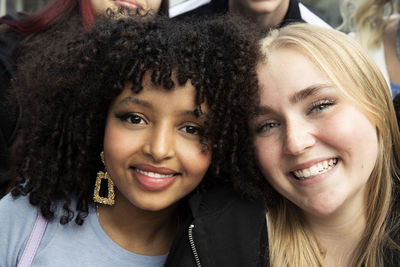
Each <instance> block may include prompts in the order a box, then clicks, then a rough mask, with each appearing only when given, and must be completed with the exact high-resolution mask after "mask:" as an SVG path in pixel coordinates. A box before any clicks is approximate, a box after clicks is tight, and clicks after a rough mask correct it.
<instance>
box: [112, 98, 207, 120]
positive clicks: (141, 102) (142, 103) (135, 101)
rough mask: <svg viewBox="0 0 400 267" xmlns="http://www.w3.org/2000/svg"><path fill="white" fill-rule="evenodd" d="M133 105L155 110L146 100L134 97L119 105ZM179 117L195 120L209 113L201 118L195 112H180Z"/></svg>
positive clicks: (125, 99) (203, 113)
mask: <svg viewBox="0 0 400 267" xmlns="http://www.w3.org/2000/svg"><path fill="white" fill-rule="evenodd" d="M132 104H133V105H140V106H143V107H146V108H150V109H151V108H153V105H152V104H151V103H150V102H148V101H146V100H142V99H139V98H136V97H134V96H128V97H126V98H124V99H123V100H121V101H120V102H119V103H118V105H121V106H125V105H132ZM177 115H178V116H192V117H195V118H202V117H204V116H206V115H207V112H204V111H203V112H202V114H201V115H200V116H199V117H197V116H196V113H195V110H182V111H179V112H178V113H177Z"/></svg>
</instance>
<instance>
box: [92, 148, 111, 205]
mask: <svg viewBox="0 0 400 267" xmlns="http://www.w3.org/2000/svg"><path fill="white" fill-rule="evenodd" d="M100 158H101V161H102V162H103V164H104V172H102V171H99V172H98V173H97V177H96V184H95V186H94V193H93V201H94V202H97V203H101V204H105V205H110V206H112V205H114V203H115V200H114V199H115V192H114V183H113V181H112V180H111V177H110V175H109V174H108V172H107V170H106V165H105V163H104V151H101V153H100ZM103 179H104V180H105V181H107V196H106V197H102V196H100V189H101V187H102V186H101V185H102V183H101V182H102V181H104V180H103Z"/></svg>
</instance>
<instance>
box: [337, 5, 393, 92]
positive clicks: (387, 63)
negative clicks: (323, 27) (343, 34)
mask: <svg viewBox="0 0 400 267" xmlns="http://www.w3.org/2000/svg"><path fill="white" fill-rule="evenodd" d="M399 10H400V2H399V1H398V0H379V1H376V0H362V1H354V0H343V1H342V15H343V21H344V23H343V25H342V27H343V29H344V28H347V30H349V31H351V32H352V33H353V34H355V35H356V37H357V40H359V41H360V43H361V44H362V46H363V47H364V48H366V49H367V50H368V53H369V54H370V56H371V57H372V58H373V59H374V61H375V62H376V63H377V65H378V66H379V68H380V69H381V71H382V73H383V74H384V76H385V78H386V80H387V81H388V82H389V83H390V87H391V91H392V96H393V98H394V97H395V96H396V95H398V94H399V93H400V16H399Z"/></svg>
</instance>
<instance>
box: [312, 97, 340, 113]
mask: <svg viewBox="0 0 400 267" xmlns="http://www.w3.org/2000/svg"><path fill="white" fill-rule="evenodd" d="M333 104H334V101H332V100H327V99H324V100H319V101H317V102H314V103H312V104H311V108H310V112H309V113H319V112H321V111H323V110H325V109H327V108H329V107H330V106H332V105H333Z"/></svg>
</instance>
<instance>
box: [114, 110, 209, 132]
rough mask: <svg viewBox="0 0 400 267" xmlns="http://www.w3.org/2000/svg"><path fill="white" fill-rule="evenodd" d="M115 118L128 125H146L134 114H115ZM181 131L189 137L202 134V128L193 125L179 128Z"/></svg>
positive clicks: (143, 120)
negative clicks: (189, 135) (134, 120)
mask: <svg viewBox="0 0 400 267" xmlns="http://www.w3.org/2000/svg"><path fill="white" fill-rule="evenodd" d="M116 117H117V118H118V119H120V120H121V121H122V122H127V123H130V124H141V122H144V123H145V124H147V121H146V120H145V119H143V118H142V117H141V116H140V115H138V114H135V113H122V114H117V115H116ZM132 119H139V121H136V122H133V121H132ZM181 129H185V130H184V131H183V132H185V133H187V134H191V135H200V134H201V133H202V128H201V127H198V126H195V125H185V126H183V127H181V128H180V130H181Z"/></svg>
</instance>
